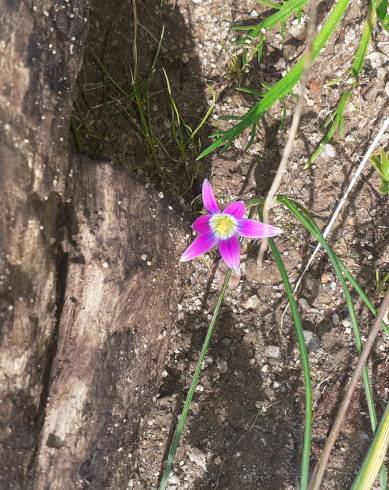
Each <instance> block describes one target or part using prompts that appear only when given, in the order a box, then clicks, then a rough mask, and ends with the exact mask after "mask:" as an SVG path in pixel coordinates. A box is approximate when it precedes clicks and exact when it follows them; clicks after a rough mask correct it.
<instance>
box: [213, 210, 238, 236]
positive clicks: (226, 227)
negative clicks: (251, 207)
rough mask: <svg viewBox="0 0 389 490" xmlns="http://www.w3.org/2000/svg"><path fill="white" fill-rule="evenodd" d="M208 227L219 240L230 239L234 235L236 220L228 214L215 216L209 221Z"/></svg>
mask: <svg viewBox="0 0 389 490" xmlns="http://www.w3.org/2000/svg"><path fill="white" fill-rule="evenodd" d="M210 225H211V228H212V230H213V232H214V233H215V234H216V236H217V237H218V238H220V239H221V240H226V239H227V238H231V237H232V236H233V235H234V234H235V233H236V226H237V223H236V219H235V218H234V217H233V216H230V215H229V214H215V215H214V216H212V218H211V220H210Z"/></svg>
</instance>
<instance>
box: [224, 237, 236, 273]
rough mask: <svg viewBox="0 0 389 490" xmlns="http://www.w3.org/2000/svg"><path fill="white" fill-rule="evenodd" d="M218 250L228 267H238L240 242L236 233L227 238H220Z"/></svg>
mask: <svg viewBox="0 0 389 490" xmlns="http://www.w3.org/2000/svg"><path fill="white" fill-rule="evenodd" d="M219 251H220V255H221V256H222V258H223V260H224V262H225V263H226V264H227V266H228V267H230V269H239V264H240V243H239V238H238V237H237V236H236V235H234V236H232V237H231V238H228V239H227V240H220V242H219Z"/></svg>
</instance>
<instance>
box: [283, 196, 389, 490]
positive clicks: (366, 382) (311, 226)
mask: <svg viewBox="0 0 389 490" xmlns="http://www.w3.org/2000/svg"><path fill="white" fill-rule="evenodd" d="M277 200H278V201H279V202H280V203H281V204H283V205H284V206H286V207H287V208H288V209H289V211H291V213H292V214H293V215H294V216H295V217H296V218H297V219H298V220H299V221H300V223H301V224H302V225H303V226H304V227H305V228H306V229H307V230H308V231H309V232H310V233H311V235H312V236H313V237H314V238H316V239H317V240H318V241H319V242H320V244H321V246H322V247H323V249H324V250H325V251H326V252H327V255H328V258H329V259H330V262H331V264H332V266H333V268H334V270H335V273H336V275H337V276H338V280H339V282H340V284H341V286H342V289H343V294H344V296H345V300H346V304H347V308H348V312H349V315H350V319H351V323H352V329H353V334H354V339H355V346H356V349H357V352H358V354H361V352H362V348H363V346H362V339H361V333H360V329H359V324H358V320H357V317H356V314H355V309H354V305H353V301H352V298H351V295H350V291H349V290H348V287H347V283H346V280H345V277H344V275H343V273H342V268H341V266H340V263H339V259H338V257H337V256H336V255H335V253H334V251H333V250H332V248H331V247H330V246H329V245H328V243H327V241H326V239H325V238H324V237H323V235H322V233H321V231H320V229H319V228H318V226H317V225H316V223H315V222H314V221H313V219H312V218H310V217H309V216H308V215H307V214H306V213H305V212H304V211H303V209H302V208H301V206H299V205H298V204H297V203H296V202H295V201H293V200H292V199H289V198H287V197H286V196H278V198H277ZM362 379H363V386H364V389H365V395H366V402H367V406H368V410H369V417H370V425H371V428H372V431H373V433H374V432H375V430H376V428H377V414H376V410H375V405H374V399H373V391H372V387H371V384H370V379H369V373H368V369H367V367H364V368H363V371H362ZM380 478H381V486H382V488H386V484H387V473H386V470H385V467H384V466H382V468H381V471H380Z"/></svg>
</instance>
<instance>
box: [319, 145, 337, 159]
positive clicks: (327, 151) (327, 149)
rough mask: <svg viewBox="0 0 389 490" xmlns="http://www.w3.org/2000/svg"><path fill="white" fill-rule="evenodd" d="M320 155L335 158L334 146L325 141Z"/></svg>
mask: <svg viewBox="0 0 389 490" xmlns="http://www.w3.org/2000/svg"><path fill="white" fill-rule="evenodd" d="M322 156H323V158H335V157H336V150H335V147H334V146H332V145H330V144H328V143H327V144H326V145H325V146H324V149H323V151H322Z"/></svg>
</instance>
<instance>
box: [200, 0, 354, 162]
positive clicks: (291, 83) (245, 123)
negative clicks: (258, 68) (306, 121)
mask: <svg viewBox="0 0 389 490" xmlns="http://www.w3.org/2000/svg"><path fill="white" fill-rule="evenodd" d="M300 1H301V3H302V0H300ZM349 1H350V0H338V2H337V3H336V5H335V7H334V8H333V9H332V11H331V12H330V14H329V15H328V17H327V20H326V22H325V23H324V25H323V27H322V28H321V30H320V31H319V34H318V35H317V36H316V37H315V39H314V41H313V44H312V53H311V56H312V61H314V60H315V59H316V58H317V57H318V56H319V54H320V52H321V50H322V49H323V48H324V47H325V45H326V44H327V41H328V40H329V38H330V37H331V36H332V35H333V33H334V31H335V29H336V28H337V26H338V25H339V23H340V21H341V20H342V18H343V15H344V14H345V12H346V9H347V7H348V5H349ZM296 3H297V4H298V1H297V0H288V1H287V2H285V3H284V5H288V6H289V8H290V7H291V6H292V5H293V6H295V4H296ZM298 5H300V4H298ZM280 10H281V9H280ZM280 10H278V11H277V12H276V14H274V15H277V14H279V12H280ZM294 10H295V9H294ZM294 10H292V12H293V11H294ZM273 22H274V21H273ZM278 22H279V21H278ZM276 24H277V23H275V24H274V25H276ZM250 29H251V28H250ZM261 29H263V25H262V27H261V28H260V29H259V30H261ZM251 32H252V31H251ZM304 62H305V60H304V59H303V58H301V59H300V60H299V61H298V62H297V63H296V64H295V65H294V66H293V68H291V69H290V70H289V71H288V73H287V74H286V75H285V76H284V77H283V78H281V80H279V81H278V82H277V83H275V84H274V85H273V86H272V87H271V88H270V89H269V90H268V91H267V92H266V93H265V94H264V95H263V97H262V98H261V100H260V101H259V102H257V103H256V104H255V105H254V106H253V107H252V108H251V109H250V110H249V111H248V112H247V113H246V115H244V116H242V117H236V119H237V120H238V121H239V122H238V123H237V124H236V125H235V126H233V127H232V128H231V129H229V130H227V131H217V132H216V134H215V137H216V141H214V143H212V144H211V145H210V146H208V148H206V149H205V150H203V151H202V153H200V155H199V156H198V159H201V158H203V157H205V156H206V155H208V154H209V153H211V152H212V151H215V150H216V149H218V148H220V147H223V148H224V149H227V148H229V147H230V146H231V144H232V142H233V141H234V139H235V138H237V137H238V136H239V135H240V134H242V133H243V132H244V131H245V130H246V129H247V128H250V127H251V135H253V133H254V132H255V129H256V125H257V124H258V122H259V121H260V120H261V118H262V117H263V115H264V114H265V113H266V111H268V110H269V109H270V108H271V107H273V106H274V105H275V104H276V103H277V102H279V101H280V100H282V99H283V98H284V97H286V96H287V95H290V94H291V93H292V91H293V89H294V87H295V86H296V85H297V83H298V82H299V81H300V80H301V77H302V75H303V71H304ZM252 141H253V138H252V137H251V139H250V141H249V142H250V143H251V142H252Z"/></svg>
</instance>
